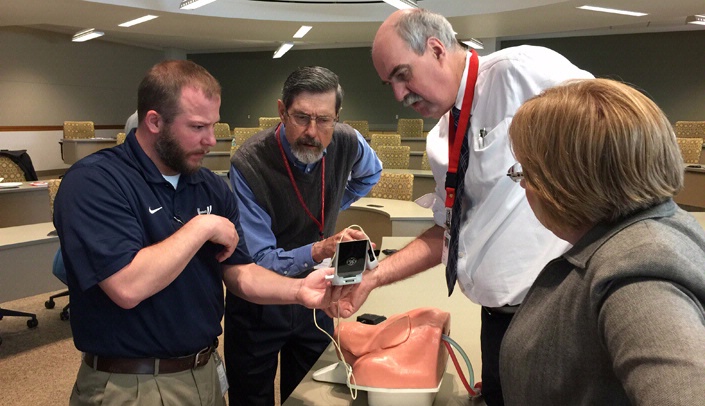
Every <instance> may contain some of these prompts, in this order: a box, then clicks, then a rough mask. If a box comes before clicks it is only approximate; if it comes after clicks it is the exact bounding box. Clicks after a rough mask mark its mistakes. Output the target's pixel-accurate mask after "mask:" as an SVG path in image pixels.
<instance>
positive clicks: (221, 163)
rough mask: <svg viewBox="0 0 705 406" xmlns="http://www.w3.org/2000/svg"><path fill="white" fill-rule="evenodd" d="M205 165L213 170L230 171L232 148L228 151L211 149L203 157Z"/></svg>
mask: <svg viewBox="0 0 705 406" xmlns="http://www.w3.org/2000/svg"><path fill="white" fill-rule="evenodd" d="M203 167H204V168H208V169H210V170H212V171H214V172H215V171H228V170H229V169H230V149H228V151H227V152H226V151H216V150H211V151H210V152H209V153H207V154H206V155H205V156H204V157H203Z"/></svg>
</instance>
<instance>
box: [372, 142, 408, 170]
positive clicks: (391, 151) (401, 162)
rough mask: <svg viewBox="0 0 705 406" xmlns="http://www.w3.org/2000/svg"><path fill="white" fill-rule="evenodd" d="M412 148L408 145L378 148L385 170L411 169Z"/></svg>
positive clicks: (378, 154) (378, 155)
mask: <svg viewBox="0 0 705 406" xmlns="http://www.w3.org/2000/svg"><path fill="white" fill-rule="evenodd" d="M410 154H411V147H409V146H407V145H401V146H391V145H382V146H380V147H378V148H377V157H378V158H379V160H380V161H382V168H384V169H409V155H410Z"/></svg>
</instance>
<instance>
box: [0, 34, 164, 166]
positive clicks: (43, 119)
mask: <svg viewBox="0 0 705 406" xmlns="http://www.w3.org/2000/svg"><path fill="white" fill-rule="evenodd" d="M164 54H165V53H164V51H157V50H152V49H145V48H138V47H132V46H127V45H121V44H115V43H111V42H107V41H101V40H93V41H88V42H83V43H75V42H71V36H70V35H65V34H57V33H51V32H47V31H41V30H35V29H30V28H23V27H0V55H2V59H1V60H0V127H22V126H62V125H63V123H64V121H66V120H78V121H81V120H89V121H93V122H94V123H95V124H96V125H113V126H124V125H125V121H126V120H127V117H128V116H129V115H130V114H132V113H133V112H134V111H135V109H136V108H137V86H138V84H139V81H140V80H141V79H142V77H143V76H144V73H145V72H146V71H147V69H149V67H151V66H152V65H154V64H155V63H157V62H158V61H160V60H161V59H162V58H163V56H164ZM117 132H119V130H98V131H97V132H96V135H97V136H100V137H114V136H115V134H116V133H117ZM62 135H63V134H62V132H61V131H41V130H20V131H15V130H13V131H0V149H26V150H27V151H28V153H29V155H30V157H31V158H32V162H33V164H34V167H35V169H36V170H37V171H46V170H55V169H63V168H66V167H67V166H66V165H65V164H64V163H63V161H62V160H61V157H60V152H59V151H60V150H59V144H58V142H59V140H60V139H61V138H62Z"/></svg>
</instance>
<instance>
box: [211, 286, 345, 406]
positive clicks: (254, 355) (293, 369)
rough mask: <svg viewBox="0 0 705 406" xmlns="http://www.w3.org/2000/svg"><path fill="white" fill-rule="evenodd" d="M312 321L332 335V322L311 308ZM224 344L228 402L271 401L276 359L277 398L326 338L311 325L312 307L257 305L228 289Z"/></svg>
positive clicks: (265, 404)
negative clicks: (279, 364) (278, 374)
mask: <svg viewBox="0 0 705 406" xmlns="http://www.w3.org/2000/svg"><path fill="white" fill-rule="evenodd" d="M316 319H317V321H318V325H319V326H320V327H321V328H323V329H324V330H326V331H327V332H328V333H329V334H331V335H332V334H333V320H332V319H331V318H330V317H328V316H326V314H325V313H324V312H322V311H316ZM224 338H225V342H224V343H223V344H224V346H223V349H224V355H225V366H226V369H227V375H228V383H229V385H230V390H229V391H228V397H229V404H230V406H236V405H247V406H259V405H262V406H271V405H274V377H275V375H276V371H277V356H279V357H280V361H281V366H280V368H281V370H280V393H281V402H282V403H283V402H284V401H285V400H286V398H288V397H289V395H291V393H292V392H293V391H294V389H295V388H296V386H297V385H298V384H299V382H301V379H303V377H304V376H306V374H307V373H308V371H309V370H310V369H311V367H312V366H313V364H315V363H316V361H317V360H318V357H319V356H320V355H321V353H323V351H324V350H325V349H326V347H327V346H328V344H330V339H329V338H328V337H326V335H325V334H323V333H322V332H321V331H319V330H318V329H317V328H316V326H315V325H314V323H313V310H311V309H307V308H305V307H303V306H299V305H276V306H275V305H266V306H262V305H257V304H254V303H250V302H248V301H246V300H243V299H240V298H239V297H237V296H235V295H233V294H231V293H228V294H227V297H226V300H225V337H224Z"/></svg>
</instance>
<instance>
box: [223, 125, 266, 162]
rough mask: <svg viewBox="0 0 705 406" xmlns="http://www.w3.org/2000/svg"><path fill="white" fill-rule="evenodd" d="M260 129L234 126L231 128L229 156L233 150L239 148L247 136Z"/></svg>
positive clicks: (260, 129)
mask: <svg viewBox="0 0 705 406" xmlns="http://www.w3.org/2000/svg"><path fill="white" fill-rule="evenodd" d="M260 131H262V128H261V127H235V128H233V136H234V138H233V144H232V145H231V146H230V156H233V154H234V153H235V151H237V149H238V148H240V145H242V143H243V142H245V141H247V139H248V138H250V137H252V136H253V135H255V134H257V133H258V132H260Z"/></svg>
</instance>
